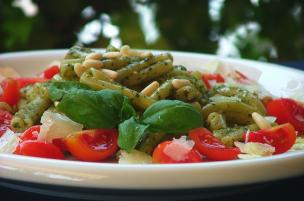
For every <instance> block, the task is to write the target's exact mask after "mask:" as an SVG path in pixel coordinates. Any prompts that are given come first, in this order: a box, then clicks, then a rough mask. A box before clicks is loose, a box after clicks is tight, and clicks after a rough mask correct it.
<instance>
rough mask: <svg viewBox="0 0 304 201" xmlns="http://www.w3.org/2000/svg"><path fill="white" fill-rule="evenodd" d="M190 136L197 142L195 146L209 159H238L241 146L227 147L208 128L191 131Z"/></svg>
mask: <svg viewBox="0 0 304 201" xmlns="http://www.w3.org/2000/svg"><path fill="white" fill-rule="evenodd" d="M189 137H190V138H191V139H192V140H193V141H194V142H195V145H194V147H195V148H196V149H197V150H198V151H199V152H200V153H201V154H202V155H204V156H206V158H207V159H210V160H216V161H224V160H234V159H237V156H238V154H240V150H239V148H229V147H226V146H225V145H224V144H223V143H222V142H221V141H220V140H218V139H217V138H216V137H214V136H213V134H212V133H211V132H210V131H209V130H208V129H206V128H197V129H194V130H191V131H190V132H189Z"/></svg>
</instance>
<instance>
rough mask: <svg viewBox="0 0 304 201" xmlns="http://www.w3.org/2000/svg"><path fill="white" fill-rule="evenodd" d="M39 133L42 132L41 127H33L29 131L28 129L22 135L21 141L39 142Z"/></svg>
mask: <svg viewBox="0 0 304 201" xmlns="http://www.w3.org/2000/svg"><path fill="white" fill-rule="evenodd" d="M39 132H40V125H36V126H32V127H30V128H28V129H26V130H25V131H24V132H23V133H22V135H21V136H20V139H21V140H22V141H26V140H37V138H38V134H39Z"/></svg>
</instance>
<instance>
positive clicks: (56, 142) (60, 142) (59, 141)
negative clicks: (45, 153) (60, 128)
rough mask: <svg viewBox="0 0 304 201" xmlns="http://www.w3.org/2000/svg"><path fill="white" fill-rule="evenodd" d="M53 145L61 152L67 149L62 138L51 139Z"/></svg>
mask: <svg viewBox="0 0 304 201" xmlns="http://www.w3.org/2000/svg"><path fill="white" fill-rule="evenodd" d="M52 143H53V145H55V146H56V147H58V148H59V149H60V150H61V151H62V152H65V151H67V150H68V149H67V147H66V145H65V142H64V139H63V138H56V139H53V141H52Z"/></svg>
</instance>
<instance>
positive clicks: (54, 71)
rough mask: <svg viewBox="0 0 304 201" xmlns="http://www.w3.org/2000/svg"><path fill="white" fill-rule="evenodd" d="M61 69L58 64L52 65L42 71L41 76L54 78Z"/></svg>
mask: <svg viewBox="0 0 304 201" xmlns="http://www.w3.org/2000/svg"><path fill="white" fill-rule="evenodd" d="M59 71H60V68H59V66H57V65H55V66H51V67H49V68H47V69H46V70H44V71H43V72H42V73H41V77H43V78H46V79H52V78H53V77H54V75H56V74H58V73H59Z"/></svg>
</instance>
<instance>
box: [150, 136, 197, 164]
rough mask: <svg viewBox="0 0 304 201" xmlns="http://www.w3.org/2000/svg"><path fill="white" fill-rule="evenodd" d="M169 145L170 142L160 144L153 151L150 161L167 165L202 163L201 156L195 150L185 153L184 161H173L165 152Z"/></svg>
mask: <svg viewBox="0 0 304 201" xmlns="http://www.w3.org/2000/svg"><path fill="white" fill-rule="evenodd" d="M171 143H172V141H165V142H162V143H160V144H159V145H158V146H157V147H156V148H155V149H154V151H153V155H152V161H153V162H154V163H163V164H168V163H199V162H202V156H201V155H200V154H199V153H198V151H197V150H195V149H191V150H190V151H189V152H188V153H187V155H186V157H185V159H183V160H176V159H173V158H172V157H170V156H168V155H167V154H166V152H165V149H166V148H167V146H168V145H170V144H171Z"/></svg>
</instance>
